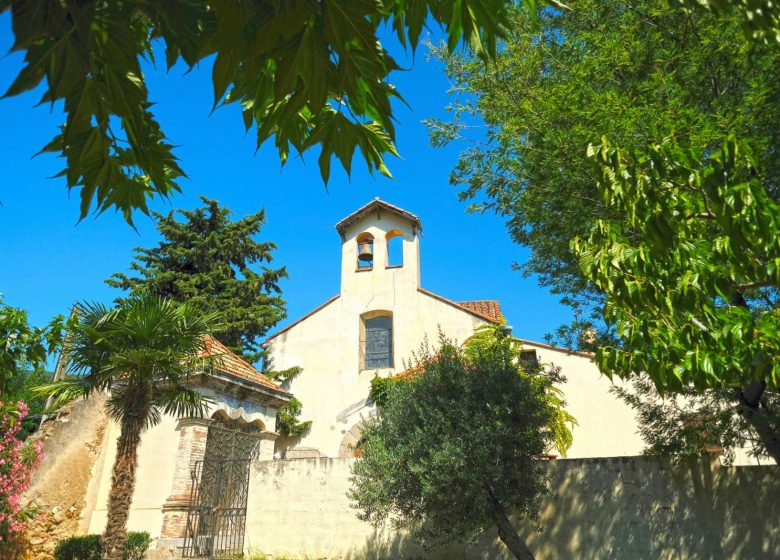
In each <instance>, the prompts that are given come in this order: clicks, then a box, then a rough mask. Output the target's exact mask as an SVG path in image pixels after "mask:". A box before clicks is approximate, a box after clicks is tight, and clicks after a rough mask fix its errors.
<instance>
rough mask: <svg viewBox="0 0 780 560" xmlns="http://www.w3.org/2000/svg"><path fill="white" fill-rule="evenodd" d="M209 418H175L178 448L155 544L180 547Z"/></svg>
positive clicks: (209, 421)
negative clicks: (158, 539)
mask: <svg viewBox="0 0 780 560" xmlns="http://www.w3.org/2000/svg"><path fill="white" fill-rule="evenodd" d="M212 422H213V421H212V420H207V419H204V418H182V419H181V420H179V424H178V426H177V430H178V431H179V447H178V449H177V451H176V470H175V471H174V475H173V485H172V486H173V487H172V489H171V494H170V496H168V499H167V500H165V503H164V504H163V525H162V530H161V532H160V541H158V544H157V546H158V547H160V546H181V545H182V543H183V540H184V532H185V528H186V525H187V510H188V508H189V504H190V495H191V492H192V471H193V469H194V468H195V464H196V463H197V462H198V461H202V460H203V457H204V455H205V453H206V440H207V439H208V435H209V426H210V425H211V424H212Z"/></svg>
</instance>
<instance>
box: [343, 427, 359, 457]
mask: <svg viewBox="0 0 780 560" xmlns="http://www.w3.org/2000/svg"><path fill="white" fill-rule="evenodd" d="M362 436H363V421H362V420H361V421H360V422H358V423H356V424H355V425H353V426H352V427H351V428H350V429H349V431H348V432H347V433H346V434H344V438H343V439H342V440H341V445H340V446H339V457H358V456H360V449H359V448H358V443H359V442H360V438H361V437H362Z"/></svg>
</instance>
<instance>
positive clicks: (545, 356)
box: [264, 198, 642, 459]
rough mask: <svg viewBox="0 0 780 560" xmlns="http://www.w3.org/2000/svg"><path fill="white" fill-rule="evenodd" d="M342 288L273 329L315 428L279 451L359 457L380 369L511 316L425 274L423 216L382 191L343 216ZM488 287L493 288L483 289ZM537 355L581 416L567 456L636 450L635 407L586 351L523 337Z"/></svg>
mask: <svg viewBox="0 0 780 560" xmlns="http://www.w3.org/2000/svg"><path fill="white" fill-rule="evenodd" d="M336 231H337V232H338V234H339V235H340V237H341V292H340V293H339V294H338V295H335V296H333V297H332V298H330V299H329V300H327V301H326V302H324V303H323V304H322V305H320V306H319V307H317V308H316V309H314V310H312V311H311V312H310V313H308V314H306V315H305V316H303V317H302V318H300V319H298V320H297V321H295V322H293V323H292V324H291V325H289V326H288V327H286V328H284V329H282V330H280V331H279V332H277V333H275V334H273V335H271V336H270V337H269V338H268V339H267V341H266V343H265V345H264V346H265V348H266V350H267V352H268V361H267V367H268V368H272V369H274V370H284V369H287V368H291V367H296V366H297V367H300V368H301V369H302V373H300V374H299V375H298V376H297V377H295V378H294V379H293V380H292V381H291V382H289V384H288V387H287V389H288V390H289V391H290V392H291V393H292V394H294V395H295V396H296V397H297V398H298V399H299V400H300V401H301V402H302V403H303V412H302V416H301V419H302V420H304V421H305V420H312V426H311V429H310V431H309V432H308V433H307V434H305V435H304V436H303V437H301V438H300V439H298V440H293V441H289V440H287V441H285V440H283V439H282V438H280V439H279V440H277V446H276V457H277V458H286V459H295V458H308V457H350V456H354V454H355V451H356V444H357V442H358V440H359V438H360V434H361V423H362V422H363V421H364V420H365V419H366V418H369V417H370V416H372V415H373V414H375V412H376V407H375V405H374V403H373V402H372V400H371V399H370V397H369V391H370V387H371V380H372V379H373V378H374V377H375V376H383V377H384V376H391V375H396V374H398V373H400V372H403V371H404V370H406V369H407V366H408V365H409V360H410V358H411V357H412V354H413V353H414V352H415V351H417V350H418V349H419V348H420V345H421V343H423V341H424V340H426V339H427V340H428V341H429V342H430V343H431V344H432V345H435V344H436V343H437V341H438V337H439V333H440V332H441V333H443V334H444V335H445V336H446V337H447V338H449V339H451V340H454V341H456V342H457V343H463V342H464V341H465V340H466V339H468V338H469V337H470V336H472V335H473V334H474V333H475V331H477V330H478V329H479V328H480V327H484V326H486V325H491V324H500V323H503V322H504V317H503V316H502V314H501V307H500V304H499V302H498V301H495V300H489V299H486V300H477V301H460V302H456V301H452V300H450V299H448V298H446V297H443V296H441V295H437V294H434V293H432V292H430V291H428V290H426V289H424V288H423V287H422V285H421V282H420V234H421V233H422V223H421V221H420V218H418V217H417V216H416V215H414V214H412V213H410V212H408V211H406V210H404V209H401V208H399V207H397V206H394V205H392V204H389V203H388V202H385V201H383V200H380V199H379V198H376V199H374V200H372V201H371V202H369V203H368V204H366V205H365V206H363V207H362V208H359V209H358V210H356V211H355V212H353V213H352V214H350V215H349V216H347V217H346V218H344V219H343V220H341V221H340V222H339V223H338V224H336ZM486 295H487V294H486ZM522 343H523V346H524V347H525V348H526V350H527V351H528V352H529V353H532V357H533V359H535V360H536V361H538V362H539V363H541V364H543V365H555V366H558V367H560V368H561V370H562V373H563V375H564V376H565V377H566V378H567V382H566V383H565V384H563V385H562V387H561V388H562V389H563V391H564V393H565V395H566V400H567V409H568V410H569V412H571V413H572V414H573V415H574V416H575V418H576V419H577V421H578V425H577V426H575V427H574V430H573V434H574V444H573V446H572V448H571V449H570V450H569V453H568V456H569V457H605V456H621V455H636V454H638V453H640V452H641V449H642V441H641V439H640V438H639V436H638V434H637V422H636V418H635V414H634V412H633V410H632V409H631V408H630V407H629V406H627V405H626V404H625V403H623V402H622V401H620V400H619V399H618V398H617V397H616V396H615V395H613V394H612V393H611V392H609V388H610V385H611V382H610V381H609V380H608V379H607V378H606V377H604V376H602V375H601V374H600V373H599V371H598V369H597V368H596V366H595V364H594V363H593V361H592V356H591V355H589V354H585V353H579V352H570V351H566V350H562V349H557V348H553V347H551V346H549V345H546V344H541V343H537V342H532V341H528V340H522Z"/></svg>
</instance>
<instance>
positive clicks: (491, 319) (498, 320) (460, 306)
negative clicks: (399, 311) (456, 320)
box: [417, 288, 503, 324]
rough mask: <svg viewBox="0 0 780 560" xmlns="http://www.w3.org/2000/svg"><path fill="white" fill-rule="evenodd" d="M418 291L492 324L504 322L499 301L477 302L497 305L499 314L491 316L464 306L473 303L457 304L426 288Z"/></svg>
mask: <svg viewBox="0 0 780 560" xmlns="http://www.w3.org/2000/svg"><path fill="white" fill-rule="evenodd" d="M417 291H418V292H420V293H423V294H425V295H428V296H431V297H432V298H434V299H438V300H439V301H442V302H444V303H448V304H450V305H452V306H454V307H457V308H458V309H462V310H463V311H465V312H466V313H470V314H471V315H475V316H477V317H479V318H480V319H483V320H485V321H489V322H491V323H496V324H500V323H501V322H502V321H503V315H502V314H501V303H500V302H499V301H498V300H497V299H486V300H476V301H481V302H488V301H489V302H492V303H495V306H496V308H497V309H496V311H497V312H496V314H495V315H491V314H489V313H488V312H483V311H480V310H477V309H472V308H469V307H467V306H466V305H464V304H466V303H471V302H457V301H454V300H451V299H448V298H446V297H444V296H440V295H439V294H435V293H433V292H431V291H430V290H426V289H425V288H417Z"/></svg>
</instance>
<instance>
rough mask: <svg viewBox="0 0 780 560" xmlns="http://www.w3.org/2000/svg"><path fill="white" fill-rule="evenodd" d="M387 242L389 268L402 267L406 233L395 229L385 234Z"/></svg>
mask: <svg viewBox="0 0 780 560" xmlns="http://www.w3.org/2000/svg"><path fill="white" fill-rule="evenodd" d="M385 241H386V243H387V265H386V266H387V268H400V267H402V266H403V265H404V234H403V233H402V232H401V231H399V230H397V229H393V230H390V231H388V232H387V235H385Z"/></svg>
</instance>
